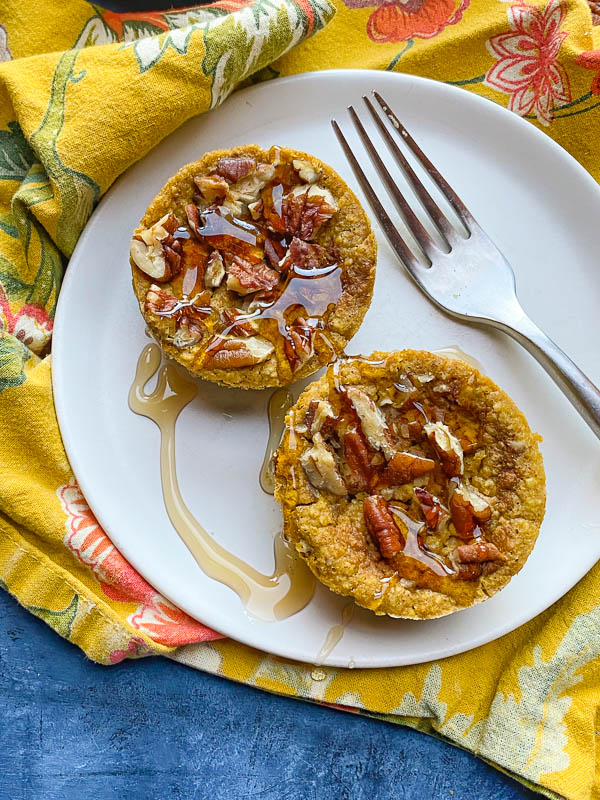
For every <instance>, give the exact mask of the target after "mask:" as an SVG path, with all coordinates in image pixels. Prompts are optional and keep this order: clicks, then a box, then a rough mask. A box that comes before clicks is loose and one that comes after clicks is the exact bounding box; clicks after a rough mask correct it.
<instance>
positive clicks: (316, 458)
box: [300, 433, 348, 497]
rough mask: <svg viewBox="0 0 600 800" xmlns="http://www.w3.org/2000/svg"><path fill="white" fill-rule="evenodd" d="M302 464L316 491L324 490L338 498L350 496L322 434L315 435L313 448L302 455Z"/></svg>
mask: <svg viewBox="0 0 600 800" xmlns="http://www.w3.org/2000/svg"><path fill="white" fill-rule="evenodd" d="M300 463H301V464H302V467H303V468H304V471H305V472H306V477H307V478H308V480H309V481H310V482H311V483H312V485H313V486H314V487H315V489H324V490H325V491H327V492H331V494H334V495H337V496H338V497H343V496H344V495H346V494H348V492H347V491H346V487H345V485H344V481H343V480H342V477H341V475H340V473H339V471H338V468H337V464H336V463H335V456H334V454H333V451H332V450H331V448H330V447H328V446H327V445H326V444H325V442H324V441H323V437H322V436H321V434H320V433H315V435H314V436H313V446H312V447H311V448H310V449H309V450H306V451H305V452H304V453H302V455H301V456H300Z"/></svg>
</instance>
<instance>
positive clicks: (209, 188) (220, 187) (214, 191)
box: [186, 175, 229, 211]
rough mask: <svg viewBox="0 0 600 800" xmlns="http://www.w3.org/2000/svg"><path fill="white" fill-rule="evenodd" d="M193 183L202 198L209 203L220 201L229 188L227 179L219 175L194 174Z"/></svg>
mask: <svg viewBox="0 0 600 800" xmlns="http://www.w3.org/2000/svg"><path fill="white" fill-rule="evenodd" d="M194 183H195V184H196V186H197V187H198V191H199V192H200V194H201V195H202V197H203V199H204V200H206V202H207V203H211V204H212V203H219V202H221V200H223V198H224V197H225V195H226V194H227V190H228V189H229V184H228V183H227V181H226V180H225V179H224V178H221V177H220V176H219V175H196V177H195V178H194ZM186 211H187V209H186Z"/></svg>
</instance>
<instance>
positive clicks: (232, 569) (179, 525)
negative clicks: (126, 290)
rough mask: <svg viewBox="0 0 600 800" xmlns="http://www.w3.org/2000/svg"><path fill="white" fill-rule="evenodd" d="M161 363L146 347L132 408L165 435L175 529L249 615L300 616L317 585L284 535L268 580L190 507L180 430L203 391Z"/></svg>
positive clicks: (156, 351) (164, 467)
mask: <svg viewBox="0 0 600 800" xmlns="http://www.w3.org/2000/svg"><path fill="white" fill-rule="evenodd" d="M160 361H161V353H160V348H159V347H158V346H157V345H155V344H148V345H146V347H145V348H144V349H143V350H142V353H141V355H140V357H139V359H138V364H137V369H136V374H135V378H134V380H133V383H132V385H131V389H130V392H129V406H130V408H131V410H132V411H133V412H134V413H135V414H140V415H141V416H145V417H148V418H149V419H151V420H152V421H153V422H155V423H156V425H157V426H158V428H159V430H160V434H161V439H160V474H161V481H162V489H163V499H164V503H165V508H166V510H167V514H168V516H169V519H170V520H171V523H172V525H173V527H174V528H175V530H176V531H177V533H178V534H179V536H180V537H181V539H182V541H183V542H184V543H185V545H186V546H187V548H188V549H189V550H190V552H191V553H192V555H193V556H194V558H195V559H196V561H197V563H198V565H199V566H200V568H201V569H202V570H203V572H205V574H206V575H208V577H210V578H212V579H213V580H217V581H219V582H220V583H223V584H225V585H226V586H228V587H229V588H230V589H232V590H233V591H234V592H236V594H237V595H238V596H239V598H240V600H241V601H242V603H243V605H244V607H245V608H246V610H247V612H248V613H249V614H251V615H253V616H255V617H258V618H259V619H263V620H267V621H275V620H282V619H285V618H287V617H289V616H291V615H292V614H295V613H297V612H298V611H300V610H301V609H303V608H304V607H305V606H306V605H307V604H308V603H309V602H310V600H311V599H312V596H313V594H314V590H315V579H314V577H313V575H312V574H311V572H310V571H309V570H308V568H307V567H306V565H305V564H304V563H303V562H302V561H301V560H300V558H299V557H298V556H297V554H296V553H295V552H294V551H293V550H292V548H291V547H290V546H289V545H288V544H287V542H286V541H285V540H284V539H283V536H282V535H281V534H279V535H278V536H277V537H276V538H275V543H274V555H275V569H274V572H273V574H272V575H263V574H262V573H261V572H258V571H257V570H256V569H254V568H253V567H251V566H250V565H249V564H246V563H245V562H244V561H243V560H242V559H240V558H238V557H237V556H235V555H234V554H233V553H230V552H229V551H228V550H226V549H225V548H224V547H222V546H221V545H220V544H218V543H217V542H215V540H214V539H213V538H212V536H210V534H209V533H208V532H207V531H206V530H205V529H204V528H203V526H202V525H201V524H200V523H199V522H198V520H197V519H196V518H195V517H194V516H193V514H192V513H191V511H190V510H189V508H188V507H187V506H186V504H185V502H184V500H183V497H182V495H181V492H180V489H179V484H178V481H177V471H176V465H175V425H176V422H177V418H178V416H179V414H180V413H181V412H182V411H183V409H184V408H185V407H186V406H187V405H188V403H190V402H191V401H192V400H193V399H194V397H195V396H196V393H197V388H196V386H195V384H193V383H192V382H191V381H189V380H187V379H186V378H184V377H183V376H182V375H181V374H180V373H179V372H178V371H177V369H176V368H175V366H174V365H173V364H165V365H163V366H162V367H161V366H160ZM157 373H158V376H157V380H156V386H155V388H154V390H152V391H150V392H147V391H146V390H145V387H146V384H147V383H148V382H149V381H150V379H151V378H152V377H153V376H154V375H156V374H157Z"/></svg>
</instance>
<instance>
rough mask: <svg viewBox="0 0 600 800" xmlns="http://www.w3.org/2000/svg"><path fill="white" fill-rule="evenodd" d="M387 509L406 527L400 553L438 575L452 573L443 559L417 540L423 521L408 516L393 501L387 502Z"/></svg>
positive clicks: (443, 575)
mask: <svg viewBox="0 0 600 800" xmlns="http://www.w3.org/2000/svg"><path fill="white" fill-rule="evenodd" d="M389 509H390V511H391V512H392V514H394V515H395V516H397V517H398V518H399V519H400V520H401V521H402V522H403V523H404V525H405V526H406V528H407V534H406V540H405V543H404V547H403V548H402V553H403V554H404V555H405V556H408V557H409V558H412V559H414V560H415V561H419V562H420V563H421V564H424V565H425V566H426V567H428V568H429V569H430V570H431V571H432V572H435V574H436V575H440V576H441V577H447V576H448V575H452V574H453V572H454V570H452V569H450V567H447V566H446V564H445V563H444V561H443V560H442V559H441V558H440V557H439V556H438V555H436V554H435V553H432V552H431V551H430V550H428V549H427V548H426V547H425V545H424V544H421V542H420V541H419V539H420V537H421V536H422V534H423V532H424V531H425V530H426V525H425V523H424V522H419V521H417V520H414V519H413V518H412V517H409V516H408V514H407V513H406V512H405V511H404V509H403V508H400V507H399V506H397V505H394V504H393V503H389Z"/></svg>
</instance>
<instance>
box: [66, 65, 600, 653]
mask: <svg viewBox="0 0 600 800" xmlns="http://www.w3.org/2000/svg"><path fill="white" fill-rule="evenodd" d="M371 89H378V90H379V91H380V92H381V93H382V94H383V95H384V97H385V98H386V99H388V101H389V102H390V104H391V105H392V107H393V108H394V109H395V110H396V111H397V113H398V114H399V115H400V117H401V119H402V120H403V121H404V122H405V123H406V125H407V127H408V129H409V130H410V131H411V132H412V133H413V134H414V135H415V137H416V138H417V140H418V141H419V142H420V143H421V144H422V146H423V148H424V150H425V152H426V153H428V154H429V155H430V156H431V157H432V159H433V161H434V162H435V163H436V165H437V166H438V167H439V168H440V170H441V171H442V173H443V174H444V175H445V177H446V178H447V179H448V180H449V182H450V183H451V184H452V185H453V186H454V188H455V189H456V190H457V191H458V193H459V195H460V196H461V197H462V198H463V199H464V201H465V202H466V204H467V205H468V206H469V208H471V210H472V211H473V212H474V214H475V215H476V216H477V218H478V220H479V222H480V223H481V224H482V225H483V227H484V228H485V229H486V230H487V231H488V232H489V234H490V235H491V236H492V238H493V239H494V241H495V242H496V243H497V244H498V245H499V247H500V249H501V250H502V251H503V252H504V253H505V254H506V256H507V257H508V259H509V260H510V262H511V263H512V265H513V267H514V270H515V273H516V275H517V285H518V290H519V296H520V298H521V300H522V303H523V305H524V307H525V308H526V309H527V310H528V311H529V312H530V314H531V316H532V317H533V319H534V320H535V321H536V322H538V324H540V325H541V326H542V327H543V328H544V329H545V330H546V331H547V332H548V334H549V335H550V336H552V337H553V338H554V339H555V340H556V341H557V342H558V344H559V345H561V346H562V347H563V348H564V349H565V350H566V351H567V352H568V353H569V354H570V355H571V356H572V357H573V358H574V360H575V361H576V362H577V363H578V364H579V365H580V366H581V367H582V369H583V370H584V371H586V372H587V373H588V375H590V377H591V378H592V379H595V380H598V379H600V348H598V341H599V340H600V322H599V317H598V308H600V279H599V278H598V254H597V247H595V241H593V240H594V239H595V237H596V236H597V230H598V220H600V190H599V188H598V186H597V185H596V183H595V182H594V181H593V180H592V178H591V177H590V176H589V175H588V173H587V172H585V170H584V169H583V168H582V167H581V166H579V165H578V164H577V163H576V162H575V161H574V159H572V158H571V157H570V156H569V155H568V154H567V153H566V152H565V151H564V150H562V149H561V148H560V147H559V146H558V145H556V144H555V143H554V142H553V141H552V140H551V139H550V138H548V137H547V136H545V135H544V134H543V133H541V132H540V131H538V130H536V128H535V127H534V126H533V125H530V124H529V123H527V122H524V121H523V120H522V119H520V118H519V117H517V116H514V115H513V114H511V113H509V112H508V111H506V110H505V109H503V108H501V107H500V106H498V105H495V104H494V103H491V102H487V101H486V100H483V99H481V98H479V97H477V96H476V95H474V94H469V93H467V92H465V91H463V90H459V89H455V88H452V87H449V86H446V85H444V84H441V83H435V82H433V81H429V80H424V79H420V78H415V77H412V76H409V75H396V74H388V73H382V72H370V71H363V70H356V71H354V70H349V71H331V72H317V73H311V74H306V75H299V76H295V77H291V78H285V79H282V80H277V81H273V82H270V83H266V84H262V85H259V86H256V87H252V88H250V89H247V90H245V91H242V92H239V93H238V94H236V95H234V96H233V97H232V98H231V99H229V100H228V101H227V102H226V103H225V105H224V106H223V107H222V108H220V109H218V110H215V111H212V112H211V113H210V114H207V115H205V116H200V117H197V118H195V119H193V120H190V121H189V122H187V123H186V124H185V125H184V126H182V127H181V128H180V129H179V130H178V131H176V132H175V133H174V134H172V135H171V136H169V137H168V138H167V139H166V140H165V141H164V142H162V143H161V144H160V145H159V146H158V147H156V148H155V149H154V150H153V151H152V152H151V153H150V154H149V155H147V156H146V157H145V158H143V159H142V160H141V161H140V162H139V163H137V164H136V165H135V166H134V167H132V168H131V169H130V170H129V171H128V172H127V173H126V174H125V175H124V176H123V177H122V178H121V179H120V180H119V181H118V183H117V184H116V185H115V186H114V187H113V188H112V189H111V190H110V192H108V194H107V195H106V197H105V198H104V199H103V200H102V202H101V203H100V205H99V207H98V209H97V210H96V212H95V213H94V215H93V217H92V219H91V220H90V222H89V224H88V226H87V228H86V229H85V231H84V233H83V235H82V236H81V239H80V240H79V243H78V245H77V248H76V250H75V253H74V254H73V257H72V258H71V263H70V265H69V269H68V272H67V276H66V280H65V283H64V286H63V288H62V292H61V295H60V302H59V306H58V312H57V317H56V328H55V334H54V350H53V378H54V392H55V403H56V410H57V413H58V419H59V423H60V428H61V431H62V436H63V440H64V443H65V447H66V449H67V453H68V456H69V459H70V461H71V464H72V466H73V469H74V471H75V474H76V475H77V478H78V480H79V483H80V485H81V488H82V490H83V492H84V494H85V496H86V498H87V500H88V502H89V504H90V506H91V508H92V509H93V511H94V513H95V514H96V516H97V517H98V519H99V521H100V523H101V524H102V525H103V527H104V529H105V530H106V531H107V533H108V534H109V536H110V537H111V539H112V541H113V542H114V543H115V544H116V545H117V547H118V548H119V549H120V550H121V552H122V553H123V554H124V555H125V556H126V558H127V559H128V560H129V561H130V562H131V563H132V564H133V565H134V566H135V567H136V568H137V569H138V570H139V571H140V572H141V573H142V575H143V576H144V577H145V578H146V579H147V580H148V581H149V582H150V583H151V584H153V586H155V587H156V589H157V590H158V591H160V592H162V593H163V594H164V595H166V596H167V597H168V598H170V599H171V600H172V601H173V602H174V603H176V604H177V605H178V606H180V607H181V608H183V609H185V610H186V611H187V612H188V613H189V614H191V615H192V616H194V617H196V618H198V619H199V620H201V621H202V622H205V623H206V624H208V625H210V626H212V627H213V628H215V629H216V630H219V631H222V632H223V633H224V634H227V635H228V636H231V637H233V638H235V639H238V640H240V641H242V642H245V643H247V644H249V645H252V646H254V647H257V648H260V649H262V650H267V651H269V652H271V653H275V654H277V655H280V656H285V657H289V658H293V659H298V660H301V661H306V662H311V661H314V660H315V658H316V656H317V653H318V652H319V650H320V648H321V646H322V645H323V643H324V640H325V636H326V634H327V632H328V630H329V629H330V628H331V626H332V625H335V624H338V623H339V621H340V615H341V609H342V608H343V606H344V604H345V603H347V600H345V599H343V598H340V597H337V596H336V595H334V594H332V593H330V592H329V591H327V590H326V589H325V588H323V587H322V586H319V587H318V589H317V593H316V595H315V598H314V600H313V601H312V602H311V603H310V604H309V606H308V607H307V608H305V609H304V610H303V611H302V612H300V613H299V614H297V615H295V616H293V617H291V618H289V619H287V620H284V621H282V622H277V623H267V622H260V621H257V620H255V619H251V618H249V617H248V616H247V615H246V614H245V613H244V610H243V608H242V606H241V604H240V601H239V599H238V597H237V595H235V594H234V593H233V592H232V591H231V590H230V589H228V588H227V587H225V586H223V585H221V584H219V583H216V582H214V581H211V580H210V579H209V578H207V577H206V576H205V575H204V573H203V572H202V571H201V570H200V568H199V567H198V566H197V564H196V562H195V561H194V559H193V558H192V556H191V555H190V553H189V552H188V551H187V549H186V547H185V546H184V544H183V543H182V542H181V541H180V539H179V538H178V536H177V534H176V533H175V531H174V530H173V528H172V527H171V525H170V523H169V520H168V518H167V515H166V512H165V509H164V506H163V501H162V495H161V487H160V478H159V458H158V455H159V451H158V446H159V432H158V429H157V428H156V426H155V425H154V424H153V423H152V422H151V421H150V420H148V419H145V418H142V417H139V416H136V415H134V414H133V413H132V412H131V411H130V410H129V408H128V406H127V392H128V389H129V386H130V383H131V380H132V377H133V374H134V370H135V365H136V362H137V358H138V356H139V354H140V351H141V349H142V347H143V346H144V344H146V343H147V341H148V340H147V339H146V338H145V335H144V324H143V321H142V319H141V317H140V314H139V311H138V309H137V306H136V301H135V299H134V296H133V293H132V290H131V276H130V270H129V264H128V258H127V252H128V246H129V239H130V236H131V232H132V230H133V228H134V227H135V226H136V224H137V222H138V220H139V219H140V218H141V216H142V215H143V213H144V210H145V208H146V205H147V204H148V203H149V201H150V200H151V199H152V198H153V197H154V195H155V194H156V193H157V191H158V190H159V189H160V187H161V186H162V185H163V183H164V182H165V181H166V180H167V178H168V177H169V176H170V175H172V174H173V173H174V172H175V171H176V170H177V169H178V168H179V167H180V166H181V165H182V164H185V163H187V162H189V161H193V160H195V159H197V158H199V157H200V156H201V155H202V153H204V152H205V151H206V150H211V149H214V148H217V147H230V146H233V145H236V144H241V143H249V142H255V143H257V144H260V145H263V146H269V145H271V144H274V143H276V144H281V145H286V146H289V147H293V148H297V149H300V150H306V151H308V152H311V153H314V154H315V155H317V156H319V157H320V158H322V159H324V160H325V161H326V162H327V163H329V164H331V165H332V166H333V167H334V168H335V169H336V170H337V171H338V172H339V173H340V174H341V175H342V177H343V178H345V179H346V180H347V181H348V183H349V184H350V185H351V186H352V187H354V188H355V189H356V181H355V179H354V177H353V174H352V172H351V170H350V168H349V166H348V164H347V163H346V161H345V159H344V157H343V155H342V153H341V151H340V148H339V146H338V144H337V141H336V139H335V136H334V134H333V131H332V129H331V127H330V123H329V120H330V117H331V115H333V114H335V115H336V117H337V118H338V120H340V121H342V122H344V123H345V125H344V127H345V128H346V130H347V131H350V126H349V125H348V124H347V119H348V117H347V112H346V106H347V105H348V104H350V103H355V104H356V105H357V106H358V108H359V109H360V110H361V114H362V109H361V101H360V97H361V95H362V94H366V93H368V92H369V91H370V90H371ZM363 117H364V115H363ZM353 141H355V139H354V138H353ZM357 193H358V194H359V196H360V192H359V191H358V190H357ZM364 205H365V208H368V206H367V204H366V202H365V203H364ZM388 205H391V204H388ZM377 233H378V238H379V245H380V250H379V260H378V268H377V279H376V284H375V294H374V298H373V303H372V305H371V308H370V310H369V312H368V313H367V315H366V317H365V321H364V324H363V326H362V328H361V329H360V331H359V333H358V334H357V335H356V337H355V338H354V340H353V341H352V342H351V344H350V346H349V349H348V351H349V352H351V353H359V352H360V353H369V352H371V351H372V350H373V349H382V350H386V349H390V350H391V349H397V348H403V347H417V348H426V349H430V350H434V349H436V348H440V347H444V346H447V345H450V344H458V345H459V346H460V347H462V348H463V350H465V351H466V352H467V353H470V354H472V355H474V356H475V357H476V358H477V359H479V361H480V362H482V364H483V365H484V367H485V369H486V371H487V373H488V374H489V376H490V377H491V378H492V379H494V380H495V381H497V382H498V383H499V384H500V386H502V387H503V388H504V389H505V390H506V391H507V392H508V393H509V394H510V395H511V396H512V397H513V398H514V399H515V401H516V402H517V404H518V405H519V406H520V408H521V409H522V410H523V411H524V412H525V414H526V415H527V418H528V419H529V422H530V424H531V426H532V428H533V429H534V430H536V431H539V432H540V433H541V434H543V436H544V443H543V445H542V451H543V455H544V461H545V466H546V472H547V478H548V507H547V514H546V520H545V522H544V524H543V526H542V530H541V534H540V538H539V541H538V543H537V545H536V547H535V549H534V552H533V553H532V555H531V557H530V559H529V561H528V562H527V564H526V566H525V568H524V569H523V570H522V572H521V573H520V574H519V575H518V576H517V577H516V578H514V579H513V580H512V582H511V583H510V584H509V586H508V587H507V588H506V589H504V590H503V591H502V592H501V593H500V594H498V595H496V596H495V597H494V598H492V599H491V600H489V601H487V602H486V603H483V604H482V605H479V606H476V607H474V608H471V609H468V610H466V611H463V612H460V613H457V614H454V615H452V616H450V617H446V618H443V619H440V620H435V621H430V622H409V621H399V620H392V619H388V618H378V617H375V615H373V614H371V613H370V612H367V611H364V610H362V609H361V610H357V613H356V614H355V616H354V619H353V621H352V623H351V624H350V625H349V626H348V628H347V630H346V632H345V635H344V637H343V639H342V641H341V642H340V643H339V644H338V645H337V647H336V648H335V649H334V650H333V652H332V653H331V655H330V656H329V658H328V659H327V660H326V663H327V664H330V665H335V666H347V665H348V664H349V663H351V662H353V663H354V665H356V666H357V667H377V666H388V665H401V664H413V663H419V662H422V661H428V660H431V659H435V658H441V657H444V656H449V655H452V654H454V653H460V652H463V651H465V650H468V649H470V648H472V647H475V646H477V645H480V644H483V643H485V642H488V641H490V640H492V639H495V638H497V637H498V636H501V635H502V634H504V633H507V632H508V631H510V630H513V629H514V628H516V627H517V626H518V625H521V624H523V623H524V622H526V621H527V620H529V619H531V618H532V617H534V616H535V615H536V614H539V613H540V612H541V611H543V610H544V609H545V608H547V607H548V606H549V605H550V604H551V603H553V602H554V601H555V600H557V599H558V598H559V597H560V596H561V595H562V594H564V592H566V591H567V590H568V589H570V588H571V587H572V586H573V585H574V584H575V583H576V582H577V581H578V580H579V579H580V578H581V577H582V576H583V575H584V574H585V573H586V572H587V570H589V569H590V567H591V566H592V565H593V564H594V562H595V561H596V560H597V559H598V558H600V530H599V527H598V513H597V509H596V504H595V502H594V501H595V498H596V495H597V487H598V485H599V483H600V449H599V447H598V442H597V441H596V439H595V438H594V437H593V435H592V434H591V433H590V432H589V431H588V429H587V428H586V426H585V425H584V424H583V423H582V422H581V420H580V419H579V417H578V415H577V414H576V413H575V412H574V410H573V409H572V408H571V406H570V405H569V404H568V402H567V401H566V400H565V399H564V398H563V396H562V395H561V393H560V392H559V391H558V389H556V387H555V386H554V384H553V383H552V382H551V381H550V379H549V378H548V377H546V375H545V373H544V372H543V371H542V370H541V368H540V367H538V365H537V364H536V362H534V361H533V360H532V359H531V358H530V357H529V356H528V355H527V353H526V352H525V351H523V350H521V349H520V348H519V347H518V346H517V345H516V344H514V343H513V342H512V341H511V340H509V339H508V338H507V337H505V336H503V335H502V334H500V333H496V332H494V331H492V330H486V329H483V328H481V329H478V328H476V327H474V326H467V325H462V324H460V323H459V322H457V321H455V320H453V319H450V318H449V317H446V316H444V315H443V314H442V313H440V312H439V311H438V310H436V309H435V308H434V307H433V305H432V304H431V303H430V302H428V301H427V300H426V299H425V298H424V297H423V296H422V295H421V294H420V293H419V292H418V290H417V289H416V288H415V287H414V286H413V284H412V283H411V281H410V280H409V278H408V277H407V276H406V275H405V274H404V272H403V271H402V269H401V267H400V266H399V264H398V262H397V260H396V258H395V257H394V256H393V254H392V252H391V250H390V248H389V247H388V245H387V243H386V242H385V240H384V239H383V237H382V236H381V235H380V232H379V230H378V229H377ZM269 395H270V392H254V393H245V392H242V391H234V390H231V389H222V388H218V387H216V386H213V385H211V384H208V383H203V382H199V392H198V396H197V398H196V400H195V401H194V402H193V403H192V404H191V406H190V407H188V408H187V409H186V410H185V411H184V412H183V414H182V417H181V418H180V420H179V423H178V428H177V459H178V474H179V481H180V484H181V488H182V492H183V495H184V498H185V499H186V502H187V503H188V505H189V506H190V508H191V510H192V511H193V512H194V513H195V515H196V516H197V518H198V519H199V520H200V521H201V522H202V523H203V525H205V527H206V528H207V529H208V530H209V531H211V532H212V533H213V534H214V536H215V538H216V539H217V540H218V541H219V542H221V543H223V544H224V545H225V546H226V547H227V548H228V549H230V550H231V551H233V552H234V553H236V554H237V555H239V556H241V557H242V558H244V559H245V560H247V561H248V562H249V563H251V564H252V565H253V566H255V567H256V568H257V569H259V570H261V571H263V572H265V573H269V572H270V571H271V570H272V567H273V551H272V535H273V533H274V532H275V531H277V530H278V528H279V526H280V511H279V507H278V506H277V504H276V503H275V501H274V500H273V498H271V497H269V496H267V495H265V494H264V493H263V492H262V491H261V490H260V488H259V485H258V471H259V467H260V464H261V461H262V458H263V455H264V446H265V442H266V438H267V420H266V416H265V412H266V404H267V400H268V397H269Z"/></svg>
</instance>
